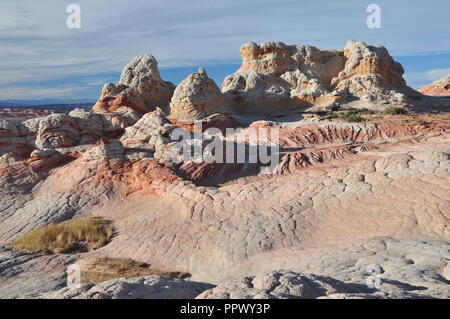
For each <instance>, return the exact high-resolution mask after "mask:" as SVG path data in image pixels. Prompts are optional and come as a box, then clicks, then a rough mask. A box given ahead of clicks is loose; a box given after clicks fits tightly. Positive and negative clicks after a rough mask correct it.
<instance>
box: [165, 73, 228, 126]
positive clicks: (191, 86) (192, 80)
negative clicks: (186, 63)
mask: <svg viewBox="0 0 450 319" xmlns="http://www.w3.org/2000/svg"><path fill="white" fill-rule="evenodd" d="M229 111H230V109H229V107H228V105H227V101H226V100H225V97H224V96H223V94H222V92H221V91H220V89H219V88H218V87H217V85H216V83H214V81H213V80H212V79H210V78H209V77H208V75H207V74H206V71H205V69H204V68H200V69H199V70H198V72H197V73H192V74H191V75H189V76H188V77H187V78H186V79H185V80H183V81H182V82H181V83H180V85H178V86H177V88H176V89H175V92H174V94H173V97H172V100H171V102H170V114H169V118H170V119H173V120H176V121H192V120H200V119H203V118H205V117H207V116H209V115H212V114H214V113H224V112H229Z"/></svg>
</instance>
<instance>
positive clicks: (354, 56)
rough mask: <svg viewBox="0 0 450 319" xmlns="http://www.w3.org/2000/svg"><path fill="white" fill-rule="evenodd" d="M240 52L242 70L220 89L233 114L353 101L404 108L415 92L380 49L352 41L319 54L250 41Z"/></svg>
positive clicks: (306, 48) (305, 48)
mask: <svg viewBox="0 0 450 319" xmlns="http://www.w3.org/2000/svg"><path fill="white" fill-rule="evenodd" d="M240 52H241V56H242V66H241V68H240V69H239V70H238V71H237V72H236V73H234V74H232V75H230V76H228V77H227V78H226V79H225V80H224V83H223V89H222V91H223V92H224V95H225V96H226V98H227V99H228V100H229V102H230V103H231V105H232V106H233V107H234V109H235V110H236V111H237V112H244V113H250V114H254V113H255V112H257V113H274V112H280V111H287V110H289V109H290V108H295V107H307V106H313V105H322V106H326V105H330V104H333V103H348V102H352V101H361V102H366V103H369V104H372V105H374V106H379V105H386V104H387V103H390V104H395V105H405V103H406V102H407V96H405V94H408V95H414V94H417V93H415V92H414V91H413V90H412V89H410V88H409V87H407V86H406V83H405V81H404V79H403V77H402V75H403V72H404V71H403V68H402V66H401V65H400V64H399V63H398V62H395V61H394V60H393V59H392V57H391V56H390V55H389V53H388V51H387V50H386V48H384V47H382V46H370V45H366V44H365V43H364V42H356V41H352V40H350V41H348V42H347V44H346V46H345V48H344V50H321V49H317V48H315V47H313V46H308V45H285V44H284V43H282V42H264V43H262V44H260V45H257V44H255V43H253V42H250V43H246V44H244V45H243V46H241V49H240ZM369 106H370V105H369Z"/></svg>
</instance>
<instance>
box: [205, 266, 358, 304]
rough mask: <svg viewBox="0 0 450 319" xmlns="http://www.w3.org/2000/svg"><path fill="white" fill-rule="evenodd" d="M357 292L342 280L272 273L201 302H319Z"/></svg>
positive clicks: (230, 286)
mask: <svg viewBox="0 0 450 319" xmlns="http://www.w3.org/2000/svg"><path fill="white" fill-rule="evenodd" d="M350 292H354V291H353V290H352V289H351V288H350V287H348V286H347V285H346V284H344V283H343V282H341V281H339V280H335V279H333V278H329V277H322V276H316V275H312V274H299V273H295V272H292V271H272V272H268V273H261V274H258V275H256V276H251V277H244V278H242V279H237V280H233V281H230V282H225V283H222V284H220V285H219V286H217V287H216V288H214V289H211V290H207V291H205V292H203V293H202V294H201V295H200V296H198V297H197V299H315V298H318V297H321V296H326V295H330V294H335V293H350Z"/></svg>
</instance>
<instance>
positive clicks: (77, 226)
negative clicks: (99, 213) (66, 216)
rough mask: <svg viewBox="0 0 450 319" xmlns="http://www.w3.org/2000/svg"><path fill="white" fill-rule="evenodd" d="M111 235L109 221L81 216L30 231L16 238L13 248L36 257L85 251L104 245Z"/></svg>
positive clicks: (111, 229)
mask: <svg viewBox="0 0 450 319" xmlns="http://www.w3.org/2000/svg"><path fill="white" fill-rule="evenodd" d="M112 236H113V228H112V225H111V222H110V221H106V220H103V219H102V218H98V217H84V218H77V219H72V220H68V221H65V222H62V223H59V224H55V225H49V226H46V227H43V228H40V229H37V230H35V231H32V232H31V233H29V234H26V235H25V236H22V237H20V238H18V239H16V240H15V241H14V243H13V245H12V248H13V249H15V250H20V251H26V252H31V253H36V254H38V253H42V254H61V253H77V252H86V251H91V250H94V249H97V248H100V247H102V246H104V245H106V244H107V243H108V242H109V241H110V239H111V237H112Z"/></svg>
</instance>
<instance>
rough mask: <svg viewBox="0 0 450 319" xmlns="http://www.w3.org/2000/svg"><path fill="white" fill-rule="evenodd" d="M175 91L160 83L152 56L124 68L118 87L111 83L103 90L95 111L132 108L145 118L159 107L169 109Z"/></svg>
mask: <svg viewBox="0 0 450 319" xmlns="http://www.w3.org/2000/svg"><path fill="white" fill-rule="evenodd" d="M174 89H175V86H174V85H173V84H172V83H170V82H166V81H163V80H162V79H161V77H160V75H159V71H158V63H157V62H156V59H155V58H154V57H153V56H152V55H142V56H137V57H136V58H134V59H133V60H132V61H131V62H130V63H129V64H128V65H127V66H125V68H124V69H123V72H122V75H121V76H120V81H119V83H118V84H114V83H108V84H106V85H105V86H104V87H103V90H102V94H101V96H100V98H99V100H98V102H97V103H96V104H95V106H94V110H107V111H116V110H117V109H119V108H121V107H129V108H131V109H133V110H135V111H136V112H139V113H140V114H144V113H147V112H150V111H153V110H154V109H155V108H156V107H160V108H166V107H167V105H168V104H169V101H170V98H171V97H172V94H173V91H174Z"/></svg>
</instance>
